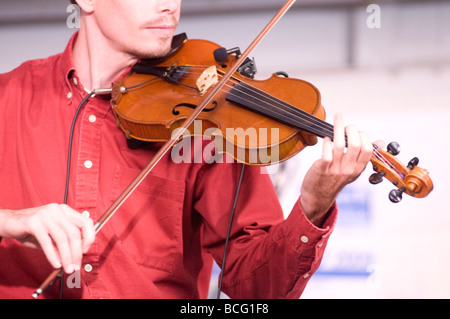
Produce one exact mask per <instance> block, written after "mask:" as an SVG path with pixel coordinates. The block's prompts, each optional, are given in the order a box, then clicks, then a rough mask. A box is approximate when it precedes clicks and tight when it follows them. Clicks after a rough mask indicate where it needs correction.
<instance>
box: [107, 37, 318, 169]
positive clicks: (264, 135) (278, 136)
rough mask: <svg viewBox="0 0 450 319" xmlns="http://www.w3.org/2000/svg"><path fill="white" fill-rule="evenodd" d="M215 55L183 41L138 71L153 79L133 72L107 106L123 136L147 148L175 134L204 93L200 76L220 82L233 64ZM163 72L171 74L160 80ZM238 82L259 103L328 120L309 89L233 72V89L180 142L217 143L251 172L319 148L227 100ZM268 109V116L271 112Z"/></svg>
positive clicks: (302, 134) (205, 45)
mask: <svg viewBox="0 0 450 319" xmlns="http://www.w3.org/2000/svg"><path fill="white" fill-rule="evenodd" d="M219 48H220V46H219V45H217V44H215V43H213V42H210V41H207V40H185V41H184V42H183V44H182V45H181V46H180V47H179V48H178V49H177V50H175V52H173V53H171V54H169V55H168V56H166V57H164V58H163V59H160V60H158V61H146V62H145V64H144V65H141V66H140V67H141V69H144V72H145V68H146V67H147V68H150V69H151V70H153V71H152V72H153V73H158V75H154V74H143V73H137V72H132V73H131V74H130V75H129V76H127V77H126V78H124V79H123V81H121V82H119V83H116V84H115V85H114V87H113V95H112V107H113V109H114V112H115V114H116V118H117V124H118V126H119V127H120V128H121V129H122V130H123V131H124V132H125V135H126V137H127V138H129V139H137V140H141V141H147V142H165V141H167V140H169V139H170V137H171V135H172V133H173V131H174V130H176V129H177V128H179V127H180V126H181V124H182V123H183V122H184V121H185V120H186V118H187V117H189V116H190V115H191V113H192V111H193V109H194V108H195V107H196V106H197V105H199V104H200V103H201V101H202V99H203V95H204V93H203V94H202V93H201V90H200V89H199V88H198V87H197V86H196V83H197V81H198V80H199V78H201V76H202V74H203V72H205V70H206V69H207V68H210V67H211V66H214V67H215V68H216V71H215V72H216V74H219V75H220V74H222V73H225V72H227V70H228V69H229V67H230V66H231V65H233V64H234V63H235V62H236V60H237V57H236V56H235V55H234V54H228V57H227V59H226V60H225V61H222V62H217V61H216V60H215V58H214V51H215V50H217V49H219ZM177 67H178V69H177ZM155 70H156V71H155ZM158 70H159V71H158ZM164 70H166V72H167V73H169V75H167V74H166V75H165V76H164ZM161 73H162V74H163V75H161ZM170 73H172V75H170ZM175 73H176V74H175ZM206 73H207V72H206ZM206 76H208V74H207V75H206ZM213 76H214V73H213ZM142 83H146V84H143V85H142ZM241 83H245V84H246V85H247V86H250V87H251V88H252V90H257V92H258V93H257V94H255V95H256V96H257V97H256V98H257V99H260V97H259V96H260V95H259V94H260V93H259V92H263V91H264V92H270V93H271V98H276V99H278V100H281V101H284V103H288V104H289V105H291V106H294V107H297V108H298V109H300V107H301V110H302V111H303V112H307V113H309V114H311V115H313V116H315V117H317V118H320V119H322V120H323V119H325V110H324V108H323V107H322V105H321V100H320V93H319V91H318V90H317V89H316V88H315V87H314V86H313V85H312V84H310V83H308V82H306V81H303V80H299V79H292V78H286V77H282V76H278V75H276V74H274V75H272V76H271V77H270V78H268V79H266V80H254V79H252V78H249V77H246V76H244V75H241V74H240V73H238V72H236V73H235V74H234V75H233V77H232V81H231V82H230V84H229V85H227V87H226V88H224V89H223V90H222V91H220V92H219V93H218V94H217V95H216V96H215V97H214V100H213V101H212V102H211V104H210V105H209V106H207V107H206V108H205V109H204V111H203V112H202V113H201V114H200V115H199V116H198V117H197V120H196V123H194V124H192V125H190V126H189V127H188V133H185V134H184V135H185V136H186V135H189V136H199V135H201V136H204V137H208V138H214V139H215V142H216V149H217V150H219V151H220V152H226V153H227V154H229V155H230V156H232V157H233V158H234V159H236V160H237V161H239V162H243V163H246V164H251V165H267V164H274V163H277V162H281V161H284V160H286V159H288V158H291V157H292V156H294V155H295V154H297V153H298V152H300V151H301V150H303V149H304V148H305V147H306V146H310V145H314V144H316V143H317V136H316V135H315V134H311V133H309V132H306V131H304V130H300V129H298V128H293V127H292V126H290V125H286V124H283V123H281V122H280V121H279V120H275V119H273V118H271V117H268V116H267V113H266V112H264V111H262V112H255V111H254V110H250V109H248V108H247V107H245V106H243V105H242V104H238V103H235V102H233V101H230V95H232V92H233V87H236V86H238V85H240V84H241ZM124 88H128V89H126V90H125V89H124ZM242 94H244V95H245V93H242ZM269 108H270V109H272V110H273V107H272V106H270V107H269ZM269 111H270V110H269ZM198 121H201V122H198Z"/></svg>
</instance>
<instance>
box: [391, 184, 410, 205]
mask: <svg viewBox="0 0 450 319" xmlns="http://www.w3.org/2000/svg"><path fill="white" fill-rule="evenodd" d="M405 190H406V189H405V188H404V187H402V188H400V189H393V190H391V191H390V193H389V199H390V201H391V202H393V203H400V202H401V200H402V198H403V193H404V192H405Z"/></svg>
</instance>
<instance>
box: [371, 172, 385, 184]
mask: <svg viewBox="0 0 450 319" xmlns="http://www.w3.org/2000/svg"><path fill="white" fill-rule="evenodd" d="M384 175H386V172H385V171H381V172H378V173H373V174H372V175H370V177H369V182H370V184H373V185H376V184H379V183H381V182H382V181H383V178H384Z"/></svg>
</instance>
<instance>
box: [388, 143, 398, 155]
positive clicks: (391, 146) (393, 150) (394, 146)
mask: <svg viewBox="0 0 450 319" xmlns="http://www.w3.org/2000/svg"><path fill="white" fill-rule="evenodd" d="M387 151H388V152H389V153H391V154H392V155H394V156H397V155H398V154H399V153H400V144H398V143H397V142H391V143H389V144H388V146H387Z"/></svg>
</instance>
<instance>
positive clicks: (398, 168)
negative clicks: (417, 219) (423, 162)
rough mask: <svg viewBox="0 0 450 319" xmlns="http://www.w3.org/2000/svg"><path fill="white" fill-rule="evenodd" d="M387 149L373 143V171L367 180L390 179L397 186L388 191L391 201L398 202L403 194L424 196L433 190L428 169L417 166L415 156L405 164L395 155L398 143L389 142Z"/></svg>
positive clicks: (376, 181)
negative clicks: (384, 149)
mask: <svg viewBox="0 0 450 319" xmlns="http://www.w3.org/2000/svg"><path fill="white" fill-rule="evenodd" d="M387 149H388V150H387V151H383V150H381V149H379V148H378V147H377V146H375V145H374V152H373V155H372V159H371V162H372V165H373V169H374V171H375V173H374V174H372V175H371V176H370V178H369V182H370V183H372V184H378V183H380V182H381V181H382V180H383V179H384V178H386V179H388V180H389V181H391V182H392V184H394V185H395V186H396V187H397V188H396V189H394V190H392V191H391V192H390V193H389V199H390V200H391V202H393V203H398V202H400V201H401V200H402V195H403V194H407V195H409V196H412V197H416V198H423V197H426V196H427V195H428V194H429V193H430V192H431V191H432V190H433V182H432V180H431V178H430V176H429V173H428V170H426V169H423V168H421V167H419V166H417V165H418V164H419V159H418V158H417V157H414V158H413V159H412V160H411V161H409V163H408V165H407V166H405V165H403V163H401V162H400V161H399V160H398V159H397V158H396V157H395V156H396V155H397V154H398V153H399V152H400V151H399V150H400V147H399V145H398V143H396V142H392V143H390V144H389V145H388V147H387Z"/></svg>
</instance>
